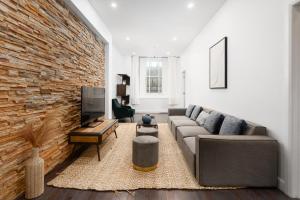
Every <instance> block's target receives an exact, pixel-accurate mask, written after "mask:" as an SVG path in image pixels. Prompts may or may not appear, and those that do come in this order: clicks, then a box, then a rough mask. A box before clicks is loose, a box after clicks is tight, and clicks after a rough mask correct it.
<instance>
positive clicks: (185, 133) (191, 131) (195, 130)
mask: <svg viewBox="0 0 300 200" xmlns="http://www.w3.org/2000/svg"><path fill="white" fill-rule="evenodd" d="M209 134H210V133H209V132H208V131H207V130H206V129H205V128H203V127H200V126H180V127H178V128H177V143H178V146H179V148H180V149H183V148H184V145H185V143H184V138H186V137H195V136H197V135H209Z"/></svg>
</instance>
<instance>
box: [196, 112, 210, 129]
mask: <svg viewBox="0 0 300 200" xmlns="http://www.w3.org/2000/svg"><path fill="white" fill-rule="evenodd" d="M208 116H209V113H208V112H205V111H201V113H200V114H199V115H198V117H197V119H196V122H197V123H198V124H199V126H204V123H205V120H206V118H207V117H208Z"/></svg>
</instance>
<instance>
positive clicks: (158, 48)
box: [89, 0, 225, 56]
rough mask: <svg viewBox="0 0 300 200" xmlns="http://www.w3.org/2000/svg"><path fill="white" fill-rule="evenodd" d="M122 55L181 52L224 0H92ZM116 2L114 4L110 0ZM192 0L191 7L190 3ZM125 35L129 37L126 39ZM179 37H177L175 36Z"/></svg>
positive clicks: (164, 54) (174, 53)
mask: <svg viewBox="0 0 300 200" xmlns="http://www.w3.org/2000/svg"><path fill="white" fill-rule="evenodd" d="M89 1H90V2H91V4H92V5H93V7H94V8H95V9H96V11H97V12H98V14H99V15H100V17H101V18H102V20H103V21H104V23H105V24H106V26H107V27H108V28H109V30H110V31H111V33H112V38H113V45H114V46H116V47H117V48H118V49H119V50H120V52H121V53H122V54H123V55H132V53H133V52H135V53H136V54H137V55H140V56H166V55H167V52H170V54H171V55H173V56H178V55H180V53H181V52H182V51H183V50H184V49H185V48H186V47H187V46H188V44H189V43H190V42H191V41H192V40H193V39H194V38H195V37H196V35H197V34H198V33H199V32H200V31H201V29H202V28H203V27H204V26H205V24H206V23H207V22H208V21H209V20H210V19H211V17H212V16H213V15H214V14H215V13H216V11H217V10H218V9H219V8H220V7H221V6H222V5H223V3H224V2H225V0H194V1H193V0H191V1H189V0H89ZM112 2H115V3H117V8H112V7H111V3H112ZM190 2H193V3H194V5H195V6H194V7H193V8H192V9H189V8H187V4H188V3H190ZM126 37H130V40H129V41H127V40H126ZM174 37H176V38H177V40H176V41H174V40H173V38H174Z"/></svg>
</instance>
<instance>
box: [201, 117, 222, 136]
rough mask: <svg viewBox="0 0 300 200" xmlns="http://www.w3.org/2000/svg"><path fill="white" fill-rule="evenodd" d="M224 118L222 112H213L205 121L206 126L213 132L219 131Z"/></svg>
mask: <svg viewBox="0 0 300 200" xmlns="http://www.w3.org/2000/svg"><path fill="white" fill-rule="evenodd" d="M223 118H224V117H223V115H222V114H221V113H218V112H216V111H213V112H211V113H210V114H209V116H208V117H207V118H206V120H205V122H204V128H205V129H206V130H208V131H209V132H211V133H213V134H216V133H218V131H219V129H220V125H221V123H222V121H223Z"/></svg>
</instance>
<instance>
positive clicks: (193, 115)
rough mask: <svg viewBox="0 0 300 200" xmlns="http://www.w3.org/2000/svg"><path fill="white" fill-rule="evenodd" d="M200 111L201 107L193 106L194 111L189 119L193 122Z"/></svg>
mask: <svg viewBox="0 0 300 200" xmlns="http://www.w3.org/2000/svg"><path fill="white" fill-rule="evenodd" d="M201 111H202V107H201V106H195V108H194V110H193V112H192V114H191V117H190V119H191V120H194V121H195V120H196V119H197V117H198V115H199V113H200V112H201Z"/></svg>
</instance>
